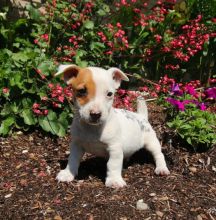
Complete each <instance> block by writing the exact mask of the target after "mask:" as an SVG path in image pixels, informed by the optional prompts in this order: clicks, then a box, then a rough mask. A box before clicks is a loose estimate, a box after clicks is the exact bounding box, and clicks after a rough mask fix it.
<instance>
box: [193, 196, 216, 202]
mask: <svg viewBox="0 0 216 220" xmlns="http://www.w3.org/2000/svg"><path fill="white" fill-rule="evenodd" d="M197 197H198V198H203V199H209V200H211V201H214V202H216V199H212V198H209V197H206V196H197Z"/></svg>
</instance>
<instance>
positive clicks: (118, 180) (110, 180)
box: [105, 177, 126, 189]
mask: <svg viewBox="0 0 216 220" xmlns="http://www.w3.org/2000/svg"><path fill="white" fill-rule="evenodd" d="M105 185H106V186H107V187H111V188H117V189H118V188H122V187H124V186H126V182H125V181H124V180H123V178H122V177H107V178H106V183H105Z"/></svg>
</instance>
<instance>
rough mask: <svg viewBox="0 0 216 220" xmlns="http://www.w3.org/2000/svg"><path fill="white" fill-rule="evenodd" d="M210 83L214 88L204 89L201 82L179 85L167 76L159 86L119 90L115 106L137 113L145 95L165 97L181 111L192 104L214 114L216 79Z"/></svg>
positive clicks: (155, 84)
mask: <svg viewBox="0 0 216 220" xmlns="http://www.w3.org/2000/svg"><path fill="white" fill-rule="evenodd" d="M209 83H210V85H211V86H212V87H211V88H207V89H203V88H202V87H201V83H200V81H199V80H194V81H190V82H188V83H177V82H176V81H175V79H173V78H169V77H168V76H167V75H165V76H164V77H161V79H160V81H159V82H158V84H157V83H154V84H153V86H151V87H148V86H143V87H140V88H139V90H138V91H130V90H124V89H119V90H118V92H117V94H116V97H115V102H114V105H115V107H117V108H125V109H128V110H130V111H135V109H136V100H137V97H138V96H143V95H145V96H146V97H149V98H158V97H165V99H164V100H165V102H167V103H170V104H171V105H173V106H174V107H175V108H176V109H177V110H179V111H185V109H186V108H187V106H189V105H191V104H192V105H193V106H196V107H197V108H198V109H200V110H202V111H205V110H209V111H211V112H212V111H216V105H214V104H213V105H212V103H214V102H215V100H216V87H214V85H215V84H216V79H210V80H209ZM200 87H201V88H202V89H200Z"/></svg>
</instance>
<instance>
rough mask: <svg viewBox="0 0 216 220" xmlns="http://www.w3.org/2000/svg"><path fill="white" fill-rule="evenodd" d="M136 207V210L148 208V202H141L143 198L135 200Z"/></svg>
mask: <svg viewBox="0 0 216 220" xmlns="http://www.w3.org/2000/svg"><path fill="white" fill-rule="evenodd" d="M136 208H137V210H142V211H144V210H148V209H150V208H149V206H148V204H147V203H145V202H143V199H140V200H138V201H137V203H136Z"/></svg>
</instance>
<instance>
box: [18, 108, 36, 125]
mask: <svg viewBox="0 0 216 220" xmlns="http://www.w3.org/2000/svg"><path fill="white" fill-rule="evenodd" d="M21 117H22V118H23V119H24V122H25V124H27V125H35V124H36V122H37V120H36V118H35V117H34V114H33V112H32V110H31V109H25V110H24V111H22V113H21Z"/></svg>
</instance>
